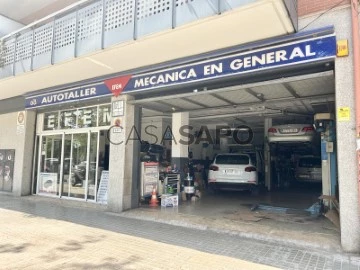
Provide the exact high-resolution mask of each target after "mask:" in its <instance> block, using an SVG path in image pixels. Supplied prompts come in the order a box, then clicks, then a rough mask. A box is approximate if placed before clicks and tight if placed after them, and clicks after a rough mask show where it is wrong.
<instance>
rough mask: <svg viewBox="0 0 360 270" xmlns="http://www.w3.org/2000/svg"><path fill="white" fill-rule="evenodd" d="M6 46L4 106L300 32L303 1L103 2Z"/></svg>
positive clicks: (52, 19) (2, 51) (46, 21)
mask: <svg viewBox="0 0 360 270" xmlns="http://www.w3.org/2000/svg"><path fill="white" fill-rule="evenodd" d="M80 3H81V4H79V5H77V6H72V7H71V8H67V9H64V10H62V11H60V12H57V13H55V14H52V15H50V16H48V17H46V18H43V19H42V20H40V21H38V22H35V23H33V24H30V25H28V26H27V27H25V28H23V29H21V30H19V31H17V32H15V33H12V34H10V35H8V36H6V37H4V38H3V39H2V40H1V43H0V89H11V91H6V90H5V91H4V90H2V91H0V99H5V98H9V97H13V96H18V95H23V94H24V93H27V92H30V91H36V90H39V89H45V88H50V87H55V86H58V85H62V84H67V83H74V82H77V81H83V80H89V79H92V78H96V77H99V76H106V75H110V74H117V73H120V72H123V71H127V70H134V69H136V68H140V67H146V66H151V65H155V64H158V63H162V62H166V61H170V60H173V59H180V58H183V57H188V56H191V55H196V54H200V53H203V52H208V51H214V50H218V49H221V48H226V47H231V46H234V45H239V44H244V43H249V42H252V41H256V40H262V39H266V38H270V37H275V36H281V35H286V34H289V33H293V32H295V31H296V30H297V0H97V1H81V2H80Z"/></svg>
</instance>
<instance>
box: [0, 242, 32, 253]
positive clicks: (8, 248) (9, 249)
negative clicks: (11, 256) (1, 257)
mask: <svg viewBox="0 0 360 270" xmlns="http://www.w3.org/2000/svg"><path fill="white" fill-rule="evenodd" d="M29 246H31V244H28V243H25V244H21V245H13V244H4V245H0V253H20V252H25V249H26V248H27V247H29Z"/></svg>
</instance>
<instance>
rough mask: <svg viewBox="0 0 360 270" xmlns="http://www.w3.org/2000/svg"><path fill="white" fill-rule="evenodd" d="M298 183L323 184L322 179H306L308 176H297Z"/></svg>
mask: <svg viewBox="0 0 360 270" xmlns="http://www.w3.org/2000/svg"><path fill="white" fill-rule="evenodd" d="M295 179H296V181H299V182H316V183H321V182H322V178H321V177H320V178H319V177H310V176H309V177H306V176H295Z"/></svg>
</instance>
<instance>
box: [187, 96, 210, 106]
mask: <svg viewBox="0 0 360 270" xmlns="http://www.w3.org/2000/svg"><path fill="white" fill-rule="evenodd" d="M181 99H183V100H185V101H187V102H189V103H192V104H194V105H197V106H200V107H202V108H209V106H206V105H204V104H202V103H200V102H197V101H195V100H191V99H190V98H187V97H183V98H181Z"/></svg>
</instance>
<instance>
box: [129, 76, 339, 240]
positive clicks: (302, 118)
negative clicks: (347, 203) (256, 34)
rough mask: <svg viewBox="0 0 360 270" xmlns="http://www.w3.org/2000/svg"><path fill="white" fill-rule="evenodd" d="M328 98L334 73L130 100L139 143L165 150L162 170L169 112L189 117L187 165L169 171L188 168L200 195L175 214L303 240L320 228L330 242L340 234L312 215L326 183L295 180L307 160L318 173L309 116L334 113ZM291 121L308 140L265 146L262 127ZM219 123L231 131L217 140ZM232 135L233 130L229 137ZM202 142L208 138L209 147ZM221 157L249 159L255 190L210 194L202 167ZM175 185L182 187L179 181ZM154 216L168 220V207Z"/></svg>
mask: <svg viewBox="0 0 360 270" xmlns="http://www.w3.org/2000/svg"><path fill="white" fill-rule="evenodd" d="M334 93H335V90H334V76H333V72H332V71H324V72H318V73H313V74H307V75H299V76H292V77H286V78H281V79H276V80H268V81H263V82H256V83H248V84H243V85H234V86H227V87H223V88H213V87H210V86H204V87H202V88H196V89H192V90H191V91H188V92H187V93H181V94H176V95H169V96H159V97H151V98H146V97H140V98H139V97H136V96H135V100H134V101H132V103H133V104H136V105H139V106H141V107H142V119H143V120H142V134H141V138H142V139H143V140H144V141H146V142H147V143H149V144H158V145H161V146H163V147H164V152H163V153H162V157H161V158H160V161H164V164H165V165H164V166H163V167H166V168H167V167H169V166H170V167H171V169H174V168H173V167H174V166H173V164H171V161H172V159H171V156H172V155H171V151H174V150H173V147H172V146H173V144H174V141H172V140H171V139H172V138H173V137H172V136H171V134H170V135H169V130H170V132H173V133H174V132H176V131H174V130H171V129H172V127H173V126H174V125H173V123H172V121H173V119H174V118H173V114H174V113H183V112H186V113H188V115H189V122H188V126H189V127H188V129H187V130H186V131H187V133H188V135H189V136H188V137H189V138H192V141H191V143H190V144H189V145H188V146H187V147H188V148H187V149H188V157H189V160H190V161H191V162H189V163H188V164H186V163H185V164H182V165H184V166H187V167H185V168H184V167H183V166H181V167H180V168H176V169H177V171H179V172H180V174H181V178H182V179H184V178H185V177H186V174H187V173H188V172H189V170H190V169H189V167H188V165H189V164H190V166H193V168H191V169H192V170H193V171H194V178H195V182H198V185H199V186H200V187H199V189H200V190H201V196H200V197H201V198H197V199H194V200H193V201H192V202H191V201H185V202H180V205H179V207H178V208H177V210H175V211H176V212H177V213H178V214H180V215H181V216H182V218H183V217H184V216H183V215H188V214H190V216H197V217H198V218H200V217H202V218H204V219H206V220H207V219H210V220H213V219H217V220H223V221H224V220H228V221H229V220H231V222H233V223H234V224H238V225H239V224H240V225H241V224H243V222H248V223H254V224H255V223H256V224H258V225H259V224H261V226H260V227H261V228H263V227H262V226H271V227H274V226H276V227H277V228H280V227H282V229H284V228H285V229H286V230H289V231H299V232H300V231H303V230H305V231H306V230H308V233H309V234H310V235H311V234H318V233H324V231H326V232H325V235H327V236H328V237H330V238H329V239H332V241H336V239H337V237H338V236H339V235H338V229H337V228H336V226H334V225H333V224H332V223H331V222H330V221H329V220H327V219H326V218H324V217H322V216H319V215H318V214H319V213H320V211H321V209H320V206H321V205H320V204H319V197H320V195H321V194H322V193H323V184H322V183H323V182H324V181H325V180H324V181H321V178H320V181H312V180H313V179H309V181H301V179H299V178H297V177H296V174H297V173H298V172H297V170H298V167H299V166H300V167H301V166H304V165H307V164H305V163H306V162H308V163H309V162H310V161H313V164H308V165H309V166H310V167H311V168H309V170H310V169H311V170H313V169H314V168H315V169H319V170H320V173H321V165H322V164H321V163H322V161H321V153H322V151H321V145H322V139H324V134H323V133H321V132H320V131H321V129H317V128H316V126H315V125H314V116H315V115H317V114H320V113H321V114H325V113H326V114H333V113H334V102H335V94H334ZM186 124H187V123H186ZM293 124H302V125H305V126H309V127H312V128H313V129H312V131H313V132H314V139H313V141H312V142H311V143H309V142H302V141H299V142H296V141H292V140H286V141H279V142H276V143H269V137H268V136H269V133H268V130H271V128H273V127H277V126H282V125H289V126H291V125H293ZM224 126H226V127H227V128H226V129H230V131H231V133H229V134H226V135H229V136H220V138H216V137H217V136H216V135H219V131H217V129H219V128H220V129H221V130H220V135H224V133H221V132H222V131H223V130H222V129H223V128H222V127H224ZM246 128H249V129H250V130H247V129H246ZM234 131H237V134H236V136H235V137H234ZM250 133H251V134H250ZM209 138H210V139H211V140H212V141H210V142H209ZM221 153H246V154H249V155H250V156H251V158H252V159H254V161H255V166H256V167H257V172H258V177H259V179H258V184H259V185H258V192H256V193H255V194H251V193H250V192H248V191H247V190H238V189H237V188H235V189H233V188H230V189H228V188H225V189H220V190H219V191H216V192H214V190H212V189H210V187H209V186H210V185H209V184H210V183H208V175H209V171H208V169H209V166H211V161H213V159H214V157H216V155H217V154H221ZM323 154H324V153H323ZM304 157H307V160H305V159H304ZM317 158H318V159H317ZM299 162H300V164H299ZM319 162H320V164H319ZM310 163H311V162H310ZM323 163H324V162H323ZM319 165H320V166H319ZM319 167H320V168H319ZM315 169H314V170H315ZM332 169H334V168H332ZM160 170H161V169H160ZM325 176H327V175H325ZM320 177H321V176H320ZM327 181H330V180H327ZM181 185H184V181H183V180H182V182H181ZM162 192H164V193H166V191H162ZM195 200H196V201H195ZM144 207H145V208H144V209H142V210H139V209H138V210H136V211H145V209H146V208H147V207H148V206H147V205H146V203H144ZM159 211H160V212H161V213H159V215H163V214H164V211H165V212H167V215H168V214H169V212H170V213H173V212H172V211H174V210H169V209H167V210H166V209H162V210H159ZM151 213H152V215H153V214H154V213H153V211H152V212H151ZM163 218H165V219H166V218H167V217H163ZM172 218H178V217H175V216H172ZM203 221H204V220H203ZM208 221H209V220H208ZM226 222H227V221H226ZM237 222H238V223H237ZM279 224H280V225H279ZM234 226H235V225H234ZM279 226H280V227H279ZM235 227H236V226H235ZM260 227H259V228H260ZM254 228H255V227H254ZM309 240H310V241H311V239H310V238H309Z"/></svg>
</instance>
